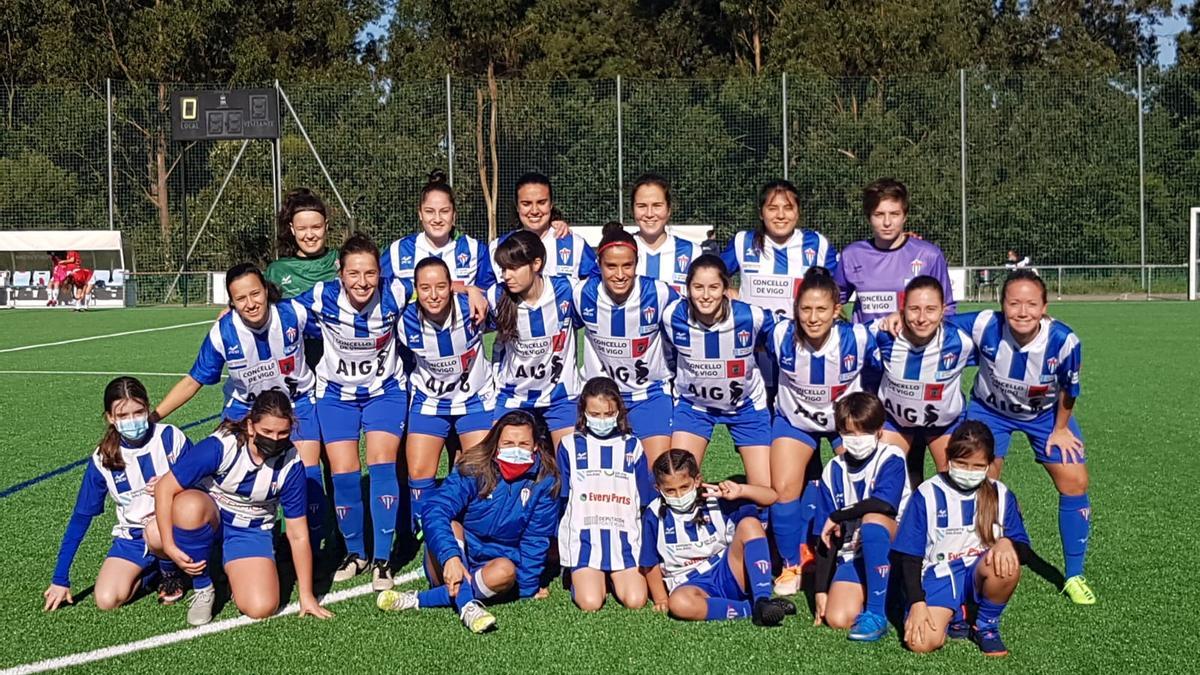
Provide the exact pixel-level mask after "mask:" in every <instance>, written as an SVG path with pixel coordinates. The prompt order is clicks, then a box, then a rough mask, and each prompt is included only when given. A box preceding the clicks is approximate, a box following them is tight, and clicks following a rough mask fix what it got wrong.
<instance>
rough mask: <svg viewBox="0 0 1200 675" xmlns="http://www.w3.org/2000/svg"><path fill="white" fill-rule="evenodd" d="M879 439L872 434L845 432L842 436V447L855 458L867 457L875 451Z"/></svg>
mask: <svg viewBox="0 0 1200 675" xmlns="http://www.w3.org/2000/svg"><path fill="white" fill-rule="evenodd" d="M878 445H879V439H877V438H875V436H873V435H871V434H845V435H843V436H842V447H843V448H845V450H846V454H847V455H850V457H852V458H853V459H866V458H868V457H870V456H871V453H873V452H875V448H876V447H877V446H878Z"/></svg>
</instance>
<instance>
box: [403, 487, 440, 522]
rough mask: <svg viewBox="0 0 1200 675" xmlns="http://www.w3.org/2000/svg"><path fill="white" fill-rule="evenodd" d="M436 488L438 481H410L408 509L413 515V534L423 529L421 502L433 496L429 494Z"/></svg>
mask: <svg viewBox="0 0 1200 675" xmlns="http://www.w3.org/2000/svg"><path fill="white" fill-rule="evenodd" d="M435 487H437V481H435V480H434V479H432V478H409V479H408V509H409V513H411V514H412V532H413V534H416V533H417V530H419V529H421V500H422V499H423V498H427V497H429V496H431V495H429V494H428V493H429V492H431V491H432V490H433V489H434V488H435Z"/></svg>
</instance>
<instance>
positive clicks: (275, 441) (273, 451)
mask: <svg viewBox="0 0 1200 675" xmlns="http://www.w3.org/2000/svg"><path fill="white" fill-rule="evenodd" d="M254 447H255V448H256V449H257V450H258V454H260V455H262V457H263V459H271V458H272V457H278V456H279V455H282V454H283V453H285V452H287V451H288V450H291V448H292V439H290V438H267V437H266V436H263V435H262V434H259V435H257V436H255V437H254Z"/></svg>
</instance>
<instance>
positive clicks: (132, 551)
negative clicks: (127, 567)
mask: <svg viewBox="0 0 1200 675" xmlns="http://www.w3.org/2000/svg"><path fill="white" fill-rule="evenodd" d="M108 557H109V558H120V559H121V560H128V561H129V562H131V563H133V564H134V565H137V566H139V567H141V568H142V569H143V570H144V569H146V568H147V567H150V566H151V565H153V564H154V561H155V560H157V558H155V556H154V554H153V553H151V552H150V549H148V548H147V547H146V540H145V539H143V538H142V533H141V532H140V531H139V532H138V533H137V535H136V536H135V537H134V538H133V539H121V538H119V537H113V540H112V546H110V547H108Z"/></svg>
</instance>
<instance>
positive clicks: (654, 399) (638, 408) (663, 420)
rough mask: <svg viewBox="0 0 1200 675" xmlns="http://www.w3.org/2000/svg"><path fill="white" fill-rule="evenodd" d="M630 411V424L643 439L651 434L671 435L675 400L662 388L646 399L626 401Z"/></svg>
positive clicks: (626, 406)
mask: <svg viewBox="0 0 1200 675" xmlns="http://www.w3.org/2000/svg"><path fill="white" fill-rule="evenodd" d="M625 408H626V409H627V410H628V411H629V426H631V427H633V433H634V435H635V436H637V437H638V438H640V439H641V440H646V439H647V438H650V437H651V436H670V435H671V427H672V425H671V419H672V418H673V417H674V413H675V402H674V401H673V400H671V397H670V396H668V395H666V394H664V393H663V392H662V391H661V390H660V391H658V392H657V393H654V394H651V395H650V398H648V399H646V400H645V401H625Z"/></svg>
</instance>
